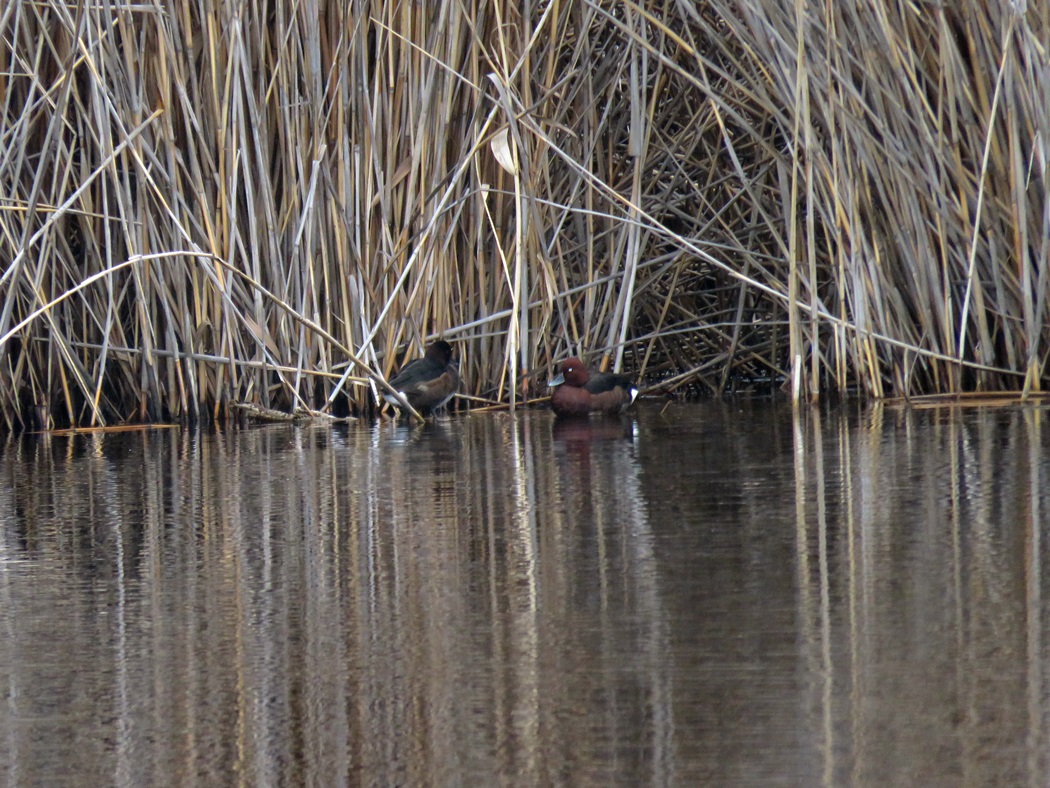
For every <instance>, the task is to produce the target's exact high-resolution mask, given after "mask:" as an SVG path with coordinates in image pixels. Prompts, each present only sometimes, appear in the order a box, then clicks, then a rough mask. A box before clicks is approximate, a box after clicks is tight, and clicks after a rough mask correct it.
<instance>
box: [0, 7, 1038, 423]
mask: <svg viewBox="0 0 1050 788" xmlns="http://www.w3.org/2000/svg"><path fill="white" fill-rule="evenodd" d="M800 31H801V32H802V35H801V36H800V35H799V33H800ZM1048 39H1050V3H1038V4H1036V3H1031V4H1029V5H1028V6H1027V7H1026V6H1025V3H1024V2H1023V0H1015V2H992V3H985V2H978V1H977V0H963V2H960V3H952V4H943V5H941V4H924V3H858V4H854V3H827V4H816V3H801V2H797V3H794V4H792V3H785V2H782V1H781V2H777V1H776V0H751V1H750V2H731V1H730V0H713V1H712V2H697V3H694V2H692V0H689V1H688V2H685V1H677V0H657V1H656V2H649V3H647V4H645V5H644V6H643V5H635V4H634V3H632V2H629V0H625V1H621V2H605V1H599V0H593V1H591V2H586V1H584V0H560V1H559V0H551V1H549V2H529V1H528V0H526V2H518V1H517V0H515V2H505V1H504V0H450V2H442V3H429V2H410V1H409V0H402V1H401V2H394V1H392V0H385V1H384V2H380V1H379V0H374V1H373V2H366V1H365V0H349V1H347V0H340V1H339V2H331V1H330V0H312V2H298V1H297V0H296V1H293V0H272V1H271V2H259V3H239V2H210V1H209V2H204V0H169V2H166V3H159V2H157V0H151V1H147V2H135V3H121V2H112V3H110V2H104V3H97V4H94V3H93V4H85V3H63V2H56V1H55V0H43V1H42V2H41V1H37V2H29V1H28V0H9V2H7V3H4V4H3V5H2V6H0V259H3V261H4V272H3V275H2V278H0V407H2V412H3V420H2V423H3V425H4V427H6V428H20V427H23V426H32V425H50V426H53V425H59V426H61V425H66V424H70V423H96V424H97V423H112V422H115V421H122V420H128V419H133V420H142V419H159V418H179V417H186V416H189V417H198V418H211V417H212V416H213V415H221V414H224V413H226V412H227V409H228V407H229V405H230V404H232V403H234V402H241V401H248V402H254V403H258V404H260V405H263V406H267V407H279V408H285V409H288V408H292V407H308V408H314V409H321V408H328V409H329V410H333V411H335V412H346V411H347V410H350V411H354V412H362V411H367V410H369V409H371V408H372V407H373V403H374V402H375V392H376V390H377V388H376V387H377V386H378V385H380V384H378V383H377V382H376V378H377V376H380V375H385V374H387V373H389V372H390V370H391V369H392V368H394V367H395V366H396V365H397V364H398V362H399V360H400V358H401V356H402V355H404V354H405V353H407V354H410V355H416V354H418V353H419V352H420V347H421V344H422V343H424V342H426V341H427V340H428V339H429V338H431V337H433V336H436V335H438V334H443V335H444V336H445V337H447V338H449V339H450V340H453V341H454V342H455V343H456V345H457V348H458V351H459V353H460V355H461V358H462V364H461V372H462V376H463V379H464V381H465V388H466V389H467V391H466V393H469V394H470V395H472V396H474V397H477V398H479V399H481V400H487V401H492V402H514V401H515V400H516V401H517V402H521V400H522V397H526V396H532V395H535V394H537V393H542V391H539V389H540V387H539V386H538V385H537V384H538V383H539V382H541V380H542V379H543V378H544V377H545V376H546V374H547V372H548V370H549V368H550V364H551V363H552V361H554V360H557V359H558V358H561V357H564V356H565V355H568V354H569V352H570V350H571V351H574V352H575V351H583V352H584V353H585V354H586V355H587V356H588V357H589V358H590V359H591V360H592V361H593V362H595V363H603V364H607V365H613V366H622V367H624V368H626V369H627V370H628V371H631V372H632V373H636V374H638V375H639V376H640V377H641V378H642V379H644V380H646V381H647V382H650V383H655V382H657V381H660V385H661V386H662V387H664V388H667V389H675V390H683V389H687V388H692V389H699V390H722V389H724V388H726V387H733V386H740V385H744V384H748V383H749V382H753V381H756V380H768V381H772V382H774V383H779V382H780V381H782V380H785V379H787V380H794V381H795V382H796V383H797V388H796V391H797V392H798V393H799V395H800V396H809V397H815V396H818V395H826V394H828V393H841V392H845V391H848V390H851V389H854V388H857V389H859V390H862V391H864V392H866V393H868V394H870V395H873V396H888V395H891V394H895V395H902V394H903V395H908V394H918V393H924V392H957V391H963V390H1000V389H1023V390H1025V391H1031V390H1034V389H1037V388H1039V387H1040V384H1041V382H1042V381H1043V379H1044V372H1043V370H1044V361H1045V357H1046V352H1047V349H1048V347H1050V344H1048V340H1050V332H1048V331H1047V329H1046V327H1045V322H1046V321H1045V319H1044V318H1045V314H1046V309H1047V305H1046V300H1047V299H1046V296H1047V292H1048V289H1050V285H1048V282H1047V272H1048V270H1050V266H1048V255H1050V204H1048V202H1047V199H1046V195H1047V177H1048V176H1047V155H1048V140H1050V99H1048V95H1050V54H1048V51H1047V46H1046V41H1047V40H1048ZM501 160H502V162H503V163H502V165H501V163H500V162H501ZM793 371H794V374H792V373H793Z"/></svg>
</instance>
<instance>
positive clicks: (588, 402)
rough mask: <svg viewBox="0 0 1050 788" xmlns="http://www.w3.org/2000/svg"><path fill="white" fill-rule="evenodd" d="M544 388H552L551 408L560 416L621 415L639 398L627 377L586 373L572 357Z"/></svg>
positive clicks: (605, 373) (580, 364) (585, 368)
mask: <svg viewBox="0 0 1050 788" xmlns="http://www.w3.org/2000/svg"><path fill="white" fill-rule="evenodd" d="M547 385H548V386H551V387H553V388H554V393H553V394H551V408H553V409H554V412H555V413H556V414H558V415H559V416H589V415H590V414H592V413H605V414H613V413H623V412H624V411H625V410H627V406H628V405H630V404H631V403H632V402H634V400H635V397H637V396H638V387H637V386H635V385H634V384H633V383H632V382H631V379H630V378H628V377H627V376H626V375H614V374H612V373H610V372H589V371H588V370H587V367H586V366H584V363H583V362H582V361H581V360H580V359H578V358H576V357H575V356H574V357H573V358H567V359H565V360H564V361H563V362H561V370H560V373H559V374H558V376H557V377H555V378H554V379H553V380H551V382H550V383H548V384H547Z"/></svg>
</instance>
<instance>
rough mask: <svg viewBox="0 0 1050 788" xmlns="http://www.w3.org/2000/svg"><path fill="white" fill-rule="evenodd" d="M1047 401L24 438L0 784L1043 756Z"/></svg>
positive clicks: (13, 500)
mask: <svg viewBox="0 0 1050 788" xmlns="http://www.w3.org/2000/svg"><path fill="white" fill-rule="evenodd" d="M1048 443H1050V426H1048V425H1047V412H1046V411H1044V410H1040V409H1037V408H1034V407H1011V408H1003V409H967V410H959V409H949V408H936V409H929V410H891V409H886V408H877V409H869V410H859V409H854V410H842V411H835V412H824V413H817V412H814V411H806V412H805V413H803V414H802V416H801V418H799V419H797V420H796V419H794V418H793V416H792V413H791V410H790V408H786V407H782V406H778V405H772V404H765V403H763V404H748V403H743V404H741V403H733V404H731V405H722V404H703V405H690V406H671V407H670V408H668V409H667V410H666V411H663V412H662V411H661V410H660V408H659V407H654V406H648V405H647V406H644V407H642V408H640V409H639V410H638V412H637V413H635V414H633V415H632V416H631V417H630V418H628V419H625V420H623V421H622V422H620V421H612V422H593V423H585V424H582V425H581V424H576V425H562V424H555V423H554V422H553V420H552V418H551V416H550V414H549V413H545V412H534V413H523V414H519V415H518V416H517V417H511V416H508V415H474V416H462V417H456V418H453V419H451V420H448V421H445V422H440V423H437V424H432V425H428V426H426V427H424V428H411V429H410V428H407V427H398V426H395V425H391V424H384V425H382V426H376V427H372V426H365V425H362V426H350V427H335V428H328V427H324V428H318V427H304V428H293V427H263V428H258V429H253V430H247V431H241V432H234V433H229V434H220V435H203V434H196V433H192V432H189V431H155V432H149V433H132V434H112V435H107V436H94V437H83V436H81V437H72V438H57V437H52V438H40V437H36V438H25V439H21V440H13V441H11V442H9V443H7V444H6V445H4V446H3V447H2V454H0V687H2V690H3V697H2V703H0V770H2V771H0V783H3V784H10V785H47V786H54V785H74V784H75V785H111V784H112V785H148V784H156V785H163V784H185V783H194V782H196V783H202V784H234V783H247V784H256V785H259V784H286V785H291V784H317V785H337V784H351V785H356V784H362V785H380V786H393V785H405V786H408V785H499V784H503V785H570V786H580V785H608V784H619V785H752V784H753V785H821V784H825V785H850V784H855V785H962V784H971V785H988V784H997V785H1025V784H1038V785H1042V784H1044V783H1045V782H1046V779H1047V775H1048V773H1050V772H1048V762H1047V761H1048V753H1050V660H1048V657H1050V617H1048V612H1050V589H1048V593H1047V594H1044V593H1043V569H1044V567H1048V547H1047V543H1048V542H1050V538H1047V537H1046V536H1045V535H1044V533H1043V531H1044V530H1045V526H1046V524H1047V523H1048V522H1050V516H1048V509H1050V502H1048V501H1047V494H1046V492H1044V491H1045V490H1047V489H1048V487H1047V482H1048V479H1050V455H1048V452H1047V446H1048Z"/></svg>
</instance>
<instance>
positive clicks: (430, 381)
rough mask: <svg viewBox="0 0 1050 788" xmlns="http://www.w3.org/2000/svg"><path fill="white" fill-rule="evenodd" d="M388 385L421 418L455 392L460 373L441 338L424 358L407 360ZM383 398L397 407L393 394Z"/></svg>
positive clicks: (449, 348)
mask: <svg viewBox="0 0 1050 788" xmlns="http://www.w3.org/2000/svg"><path fill="white" fill-rule="evenodd" d="M390 386H391V387H392V388H393V389H395V390H396V391H398V392H400V394H401V396H402V397H404V398H405V399H406V400H408V404H409V405H411V406H412V407H413V408H415V409H416V410H417V411H418V412H419V414H420V415H421V416H426V415H429V414H430V413H432V412H433V411H434V410H436V409H437V408H440V407H441V406H442V405H444V404H445V403H446V402H448V401H449V400H450V399H452V395H453V394H455V393H456V389H457V388H458V387H459V371H458V370H457V369H456V364H455V362H454V361H453V360H452V346H451V345H450V344H449V343H448V342H446V341H445V340H443V339H439V340H438V341H437V342H435V343H434V344H432V345H431V346H430V347H428V348H427V352H426V355H424V356H423V358H417V359H415V360H414V361H410V362H409V363H407V364H405V366H404V367H402V369H401V371H400V372H398V373H397V375H396V376H395V377H394V378H393V379H391V381H390ZM383 398H384V399H385V400H386V401H387V402H389V403H390V404H391V405H399V403H398V401H397V398H396V397H394V395H393V394H389V393H387V394H384V395H383Z"/></svg>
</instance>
